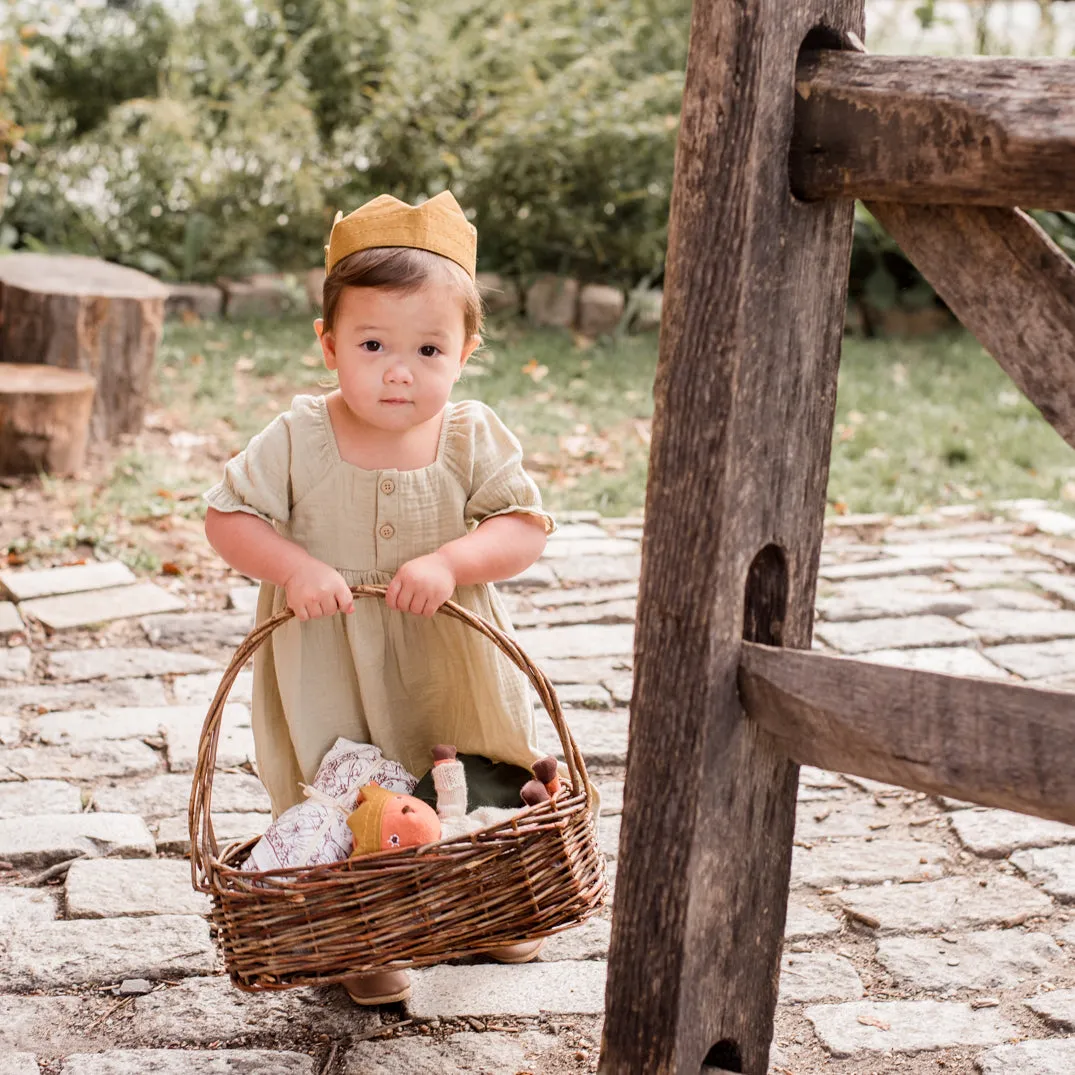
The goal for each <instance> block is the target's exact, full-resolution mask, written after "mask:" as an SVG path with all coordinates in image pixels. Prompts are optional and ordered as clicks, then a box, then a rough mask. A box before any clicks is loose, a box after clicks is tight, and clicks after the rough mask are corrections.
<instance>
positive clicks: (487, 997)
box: [407, 960, 607, 1019]
mask: <svg viewBox="0 0 1075 1075" xmlns="http://www.w3.org/2000/svg"><path fill="white" fill-rule="evenodd" d="M606 970H607V968H606V966H605V964H604V963H603V962H599V961H597V960H586V961H583V962H580V963H572V964H570V965H568V966H565V965H564V964H562V963H526V964H522V965H520V966H508V965H500V964H487V963H481V964H476V965H475V966H470V967H460V966H439V967H429V968H428V969H426V970H420V971H413V972H412V975H411V977H412V982H413V987H412V988H413V995H412V996H411V999H410V1000H409V1001H408V1002H407V1011H408V1012H409V1013H410V1014H411V1016H413V1017H414V1018H416V1019H433V1018H441V1019H444V1018H451V1017H458V1016H468V1015H473V1016H480V1015H494V1014H495V1015H541V1014H542V1013H543V1012H549V1013H552V1014H561V1015H587V1014H589V1015H597V1014H600V1013H601V1012H603V1011H604V1007H605V975H606Z"/></svg>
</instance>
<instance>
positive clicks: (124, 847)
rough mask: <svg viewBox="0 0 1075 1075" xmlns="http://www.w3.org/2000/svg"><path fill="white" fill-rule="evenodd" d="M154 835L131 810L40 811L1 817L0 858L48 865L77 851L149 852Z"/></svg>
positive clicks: (126, 855) (124, 854) (133, 854)
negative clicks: (29, 819)
mask: <svg viewBox="0 0 1075 1075" xmlns="http://www.w3.org/2000/svg"><path fill="white" fill-rule="evenodd" d="M153 851H154V844H153V837H152V836H150V834H149V829H147V828H146V824H145V822H144V821H143V820H142V819H141V818H140V817H134V816H133V815H131V814H40V815H38V816H36V817H34V818H33V819H32V823H28V821H27V819H26V818H9V819H7V820H4V821H0V859H5V860H7V861H8V862H13V863H16V864H18V865H26V866H48V865H49V864H51V863H53V862H62V861H63V860H64V859H70V858H76V857H78V856H79V855H112V856H114V857H120V858H136V857H139V856H143V855H152V854H153Z"/></svg>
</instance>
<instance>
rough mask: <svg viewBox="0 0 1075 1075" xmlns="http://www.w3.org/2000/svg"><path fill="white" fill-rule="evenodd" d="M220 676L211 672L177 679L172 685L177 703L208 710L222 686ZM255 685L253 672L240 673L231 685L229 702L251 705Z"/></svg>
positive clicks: (218, 673)
mask: <svg viewBox="0 0 1075 1075" xmlns="http://www.w3.org/2000/svg"><path fill="white" fill-rule="evenodd" d="M221 671H223V670H221ZM220 675H221V673H220V672H209V673H206V674H201V675H191V676H182V677H181V678H179V679H177V680H176V681H175V683H174V684H173V685H172V689H173V690H174V691H175V700H176V702H177V703H178V704H179V705H201V706H205V708H206V709H208V708H209V706H210V704H211V703H212V701H213V698H214V697H215V695H216V692H217V687H219V686H220ZM253 684H254V674H253V672H240V673H239V674H238V675H237V676H236V677H235V682H234V683H233V684H232V685H231V691H230V692H229V693H228V701H229V702H246V703H247V704H249V702H250V692H251V688H252V687H253Z"/></svg>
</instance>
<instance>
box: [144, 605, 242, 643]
mask: <svg viewBox="0 0 1075 1075" xmlns="http://www.w3.org/2000/svg"><path fill="white" fill-rule="evenodd" d="M253 626H254V620H253V617H252V616H251V615H250V614H249V613H246V612H186V613H165V614H164V615H161V616H147V617H146V618H145V619H144V620H142V630H143V631H145V633H146V638H147V639H148V641H150V642H151V643H152V644H153V645H154V646H165V647H167V648H176V647H183V646H190V647H191V648H192V649H201V648H204V647H206V646H209V647H224V648H226V649H235V648H236V647H237V646H239V645H241V644H242V641H243V639H244V638H246V636H247V635H248V634H249V633H250V630H251V628H252V627H253Z"/></svg>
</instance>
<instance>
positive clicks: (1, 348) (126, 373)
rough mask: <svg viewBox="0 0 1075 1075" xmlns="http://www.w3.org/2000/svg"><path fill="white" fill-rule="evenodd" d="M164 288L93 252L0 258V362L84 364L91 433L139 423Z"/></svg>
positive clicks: (103, 435) (104, 435) (104, 434)
mask: <svg viewBox="0 0 1075 1075" xmlns="http://www.w3.org/2000/svg"><path fill="white" fill-rule="evenodd" d="M167 295H168V289H167V288H166V287H164V285H163V284H160V283H158V282H157V281H156V280H154V279H153V277H151V276H147V275H146V274H145V273H142V272H138V271H137V270H135V269H126V268H123V267H122V266H120V265H112V264H110V263H109V262H106V261H100V260H98V259H96V258H86V257H78V256H75V255H49V254H9V255H8V256H7V257H3V258H0V362H10V363H24V362H25V363H38V364H44V365H48V366H60V367H63V368H65V369H76V370H84V371H85V372H86V373H89V374H90V375H92V376H93V377H94V378H95V380H96V381H97V393H96V397H95V402H94V407H93V416H92V419H91V422H90V436H91V438H92V439H93V440H114V439H115V438H116V437H117V436H119V435H120V434H121V433H136V432H138V431H139V430H140V429H141V428H142V421H143V418H144V417H145V410H146V404H147V402H148V398H149V389H150V383H151V381H152V376H153V363H154V359H155V357H156V352H157V343H158V342H159V340H160V334H161V326H162V325H163V323H164V301H165V299H166V298H167Z"/></svg>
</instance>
